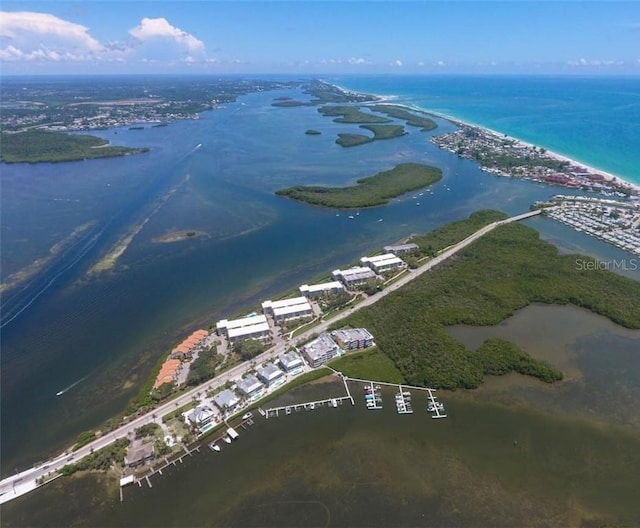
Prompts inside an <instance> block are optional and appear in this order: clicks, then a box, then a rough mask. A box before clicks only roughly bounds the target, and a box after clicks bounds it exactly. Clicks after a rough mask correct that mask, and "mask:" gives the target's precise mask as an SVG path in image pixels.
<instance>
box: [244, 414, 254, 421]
mask: <svg viewBox="0 0 640 528" xmlns="http://www.w3.org/2000/svg"><path fill="white" fill-rule="evenodd" d="M249 418H253V414H252V413H250V412H248V413H244V414H243V415H242V419H243V420H248V419H249Z"/></svg>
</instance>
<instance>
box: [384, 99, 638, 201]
mask: <svg viewBox="0 0 640 528" xmlns="http://www.w3.org/2000/svg"><path fill="white" fill-rule="evenodd" d="M395 106H399V107H403V108H406V109H408V110H413V111H414V112H416V111H418V112H423V113H427V114H431V115H433V116H435V117H438V118H440V119H444V120H446V121H449V122H451V123H453V124H454V125H456V126H466V127H470V128H476V129H478V130H481V131H482V132H484V133H485V134H490V135H492V136H495V137H498V138H505V139H510V140H512V141H515V142H516V144H517V145H522V146H523V147H528V148H533V147H536V148H544V149H545V151H546V154H547V155H548V156H550V157H552V158H554V159H556V160H558V161H566V162H569V163H570V164H571V165H575V166H577V167H580V168H583V169H586V170H587V171H588V173H589V174H601V175H602V176H604V178H605V180H606V181H607V182H608V183H612V182H614V181H616V182H618V183H619V184H621V185H622V186H624V187H627V188H629V189H633V190H635V191H636V193H640V184H638V183H633V182H630V181H628V180H626V179H624V178H622V177H621V176H618V175H616V174H613V173H611V172H608V171H606V170H603V169H598V168H597V167H593V166H591V165H587V164H586V163H584V162H582V161H579V160H576V159H574V158H570V157H569V156H566V155H564V154H559V153H558V152H555V151H553V150H549V149H548V148H547V147H545V146H544V145H536V144H534V143H530V142H528V141H525V140H523V139H520V138H518V137H515V136H510V135H509V134H505V133H504V132H499V131H498V130H494V129H492V128H489V127H486V126H484V125H478V124H476V123H472V122H469V121H463V120H461V119H458V118H457V117H453V116H449V115H447V114H441V113H437V112H430V111H428V110H425V109H424V108H421V107H417V106H410V105H405V104H401V103H396V104H395Z"/></svg>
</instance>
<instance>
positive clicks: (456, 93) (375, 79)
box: [328, 75, 640, 184]
mask: <svg viewBox="0 0 640 528" xmlns="http://www.w3.org/2000/svg"><path fill="white" fill-rule="evenodd" d="M328 80H329V81H331V82H334V83H336V84H338V85H339V86H342V87H344V88H348V89H350V90H354V91H359V92H367V93H375V94H379V95H384V96H396V97H397V102H398V103H403V104H408V105H412V106H417V107H420V108H423V109H426V110H430V111H432V112H436V113H440V114H444V115H447V116H451V117H455V118H457V119H460V120H462V121H466V122H469V123H472V124H476V125H480V126H484V127H487V128H490V129H492V130H496V131H499V132H502V133H504V134H507V135H510V136H513V137H516V138H518V139H522V140H524V141H528V142H530V143H533V144H536V145H539V146H542V147H545V148H547V149H549V150H553V151H555V152H556V153H558V154H562V155H564V156H568V157H570V158H572V159H575V160H577V161H580V162H582V163H585V164H587V165H590V166H592V167H595V168H598V169H600V170H604V171H607V172H610V173H612V174H613V175H615V176H618V177H619V178H622V179H623V180H626V181H628V182H632V183H636V184H640V78H638V77H573V76H563V77H549V76H544V77H543V76H476V77H468V76H451V75H448V76H389V75H386V76H361V77H335V78H329V79H328Z"/></svg>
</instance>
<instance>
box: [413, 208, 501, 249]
mask: <svg viewBox="0 0 640 528" xmlns="http://www.w3.org/2000/svg"><path fill="white" fill-rule="evenodd" d="M505 218H507V215H506V214H504V213H501V212H499V211H476V212H475V213H472V214H471V216H470V217H469V218H467V219H466V220H460V221H458V222H452V223H450V224H447V225H444V226H442V227H438V228H437V229H434V230H433V231H431V232H430V233H427V234H426V235H418V236H414V237H412V238H411V242H413V243H415V244H417V245H418V246H419V247H420V250H421V251H422V252H423V253H425V254H428V255H429V254H435V253H436V252H437V251H440V250H441V249H444V248H447V247H449V246H453V245H454V244H457V243H458V242H460V241H461V240H464V239H465V238H467V237H468V236H471V235H472V234H473V233H475V232H476V231H478V230H479V229H482V228H483V227H484V226H486V225H489V224H490V223H492V222H497V221H498V220H504V219H505Z"/></svg>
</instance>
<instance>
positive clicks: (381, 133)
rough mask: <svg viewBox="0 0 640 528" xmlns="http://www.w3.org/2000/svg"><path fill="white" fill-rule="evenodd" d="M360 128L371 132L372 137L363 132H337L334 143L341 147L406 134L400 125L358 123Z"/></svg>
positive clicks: (354, 145)
mask: <svg viewBox="0 0 640 528" xmlns="http://www.w3.org/2000/svg"><path fill="white" fill-rule="evenodd" d="M360 128H364V129H365V130H370V131H371V132H373V137H369V136H365V135H363V134H338V139H336V143H337V144H338V145H340V146H341V147H356V146H358V145H364V144H365V143H371V142H372V141H377V140H379V139H393V138H396V137H400V136H404V135H405V134H406V132H405V131H404V127H403V126H402V125H360Z"/></svg>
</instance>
